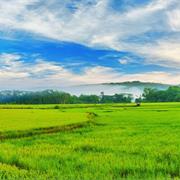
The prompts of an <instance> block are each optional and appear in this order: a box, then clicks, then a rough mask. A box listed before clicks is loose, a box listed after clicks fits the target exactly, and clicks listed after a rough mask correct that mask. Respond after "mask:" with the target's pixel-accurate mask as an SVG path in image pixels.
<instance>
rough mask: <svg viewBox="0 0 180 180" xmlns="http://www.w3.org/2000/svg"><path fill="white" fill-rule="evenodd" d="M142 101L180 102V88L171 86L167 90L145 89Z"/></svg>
mask: <svg viewBox="0 0 180 180" xmlns="http://www.w3.org/2000/svg"><path fill="white" fill-rule="evenodd" d="M137 100H138V99H137ZM141 101H142V102H180V87H179V86H171V87H169V88H168V89H167V90H157V89H152V88H145V89H144V93H143V95H142V98H141Z"/></svg>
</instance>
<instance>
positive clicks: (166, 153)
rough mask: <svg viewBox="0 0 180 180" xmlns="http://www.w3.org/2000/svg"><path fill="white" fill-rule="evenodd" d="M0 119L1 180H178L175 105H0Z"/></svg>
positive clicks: (179, 138) (179, 114)
mask: <svg viewBox="0 0 180 180" xmlns="http://www.w3.org/2000/svg"><path fill="white" fill-rule="evenodd" d="M56 106H58V108H57V109H56V108H55V107H56ZM0 114H1V117H0V124H1V125H2V126H1V133H0V134H1V137H2V135H4V138H1V141H0V179H10V180H12V179H64V180H65V179H85V180H86V179H87V180H88V179H97V180H101V179H103V180H104V179H108V180H109V179H121V178H128V179H179V178H180V126H179V123H180V104H179V103H154V104H149V103H145V104H144V103H142V104H141V106H140V107H136V106H135V105H133V104H127V105H123V104H102V105H101V104H99V105H93V104H92V105H88V104H87V105H83V104H81V105H1V106H0ZM87 122H89V123H87ZM79 123H80V124H81V123H83V125H82V126H71V128H69V129H68V130H67V128H64V129H58V130H57V131H52V132H47V133H46V132H45V131H43V130H46V129H47V127H51V128H53V127H57V126H58V127H62V126H63V127H69V126H70V125H71V124H74V125H76V124H79ZM35 129H39V132H43V133H38V134H36V133H35V134H34V133H30V132H34V130H35ZM20 132H21V133H22V134H23V133H24V134H25V132H28V133H29V135H28V136H24V138H22V137H23V136H20V137H18V136H16V135H17V133H20ZM7 134H11V135H12V136H11V138H9V137H8V136H5V135H7Z"/></svg>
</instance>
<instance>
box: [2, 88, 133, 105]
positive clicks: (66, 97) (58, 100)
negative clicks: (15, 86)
mask: <svg viewBox="0 0 180 180" xmlns="http://www.w3.org/2000/svg"><path fill="white" fill-rule="evenodd" d="M131 100H132V96H131V95H126V94H115V95H113V96H107V95H106V96H104V97H103V99H101V98H100V97H99V96H97V95H81V96H79V97H78V96H75V95H70V94H69V93H65V92H60V91H54V90H45V91H39V92H29V91H1V92H0V103H1V104H5V103H10V104H92V103H123V102H124V103H128V102H131Z"/></svg>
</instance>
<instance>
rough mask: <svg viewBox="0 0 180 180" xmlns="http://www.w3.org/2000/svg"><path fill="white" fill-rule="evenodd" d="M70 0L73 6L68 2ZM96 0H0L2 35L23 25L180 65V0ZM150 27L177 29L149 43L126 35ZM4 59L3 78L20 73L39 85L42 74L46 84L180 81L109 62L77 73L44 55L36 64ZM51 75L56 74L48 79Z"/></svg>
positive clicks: (46, 34)
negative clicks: (131, 0)
mask: <svg viewBox="0 0 180 180" xmlns="http://www.w3.org/2000/svg"><path fill="white" fill-rule="evenodd" d="M72 2H74V3H73V6H74V9H75V10H72V9H71V8H67V7H68V5H69V4H70V3H71V4H72ZM92 2H93V3H92V4H91V5H89V4H88V5H87V1H77V2H75V1H71V0H64V1H63V0H51V1H49V0H8V1H7V0H1V1H0V13H1V15H0V31H2V32H3V36H4V35H6V36H11V33H12V34H14V31H15V30H17V31H18V30H20V31H23V32H25V33H32V34H34V35H38V36H42V37H45V38H51V39H55V40H60V41H71V42H76V43H80V44H85V45H87V46H92V47H103V48H112V49H116V50H123V51H131V52H133V53H135V54H137V55H140V56H144V57H145V58H146V63H151V64H158V65H161V66H171V67H175V68H179V67H180V59H179V52H180V38H178V37H179V35H180V34H179V30H180V24H179V22H180V21H179V19H180V17H179V9H180V2H179V0H152V1H151V2H150V3H149V4H146V5H144V6H140V7H136V8H134V7H132V8H129V9H128V10H126V11H124V12H120V11H115V10H112V9H110V8H109V2H110V0H92ZM148 32H165V33H175V34H173V35H174V36H173V38H172V39H171V38H169V37H168V38H167V37H166V38H161V39H158V37H156V38H154V39H153V37H152V39H151V40H152V42H151V43H150V42H143V43H142V42H136V43H132V42H129V41H127V39H131V38H132V37H134V36H135V37H142V36H144V34H145V33H148ZM1 59H2V60H1ZM0 61H1V63H2V62H3V64H1V65H2V68H1V69H0V77H2V80H1V81H3V79H5V77H6V78H14V79H16V78H17V77H21V78H27V79H26V80H27V82H32V81H33V82H35V81H36V82H37V85H39V84H40V82H42V79H41V80H40V78H44V79H43V80H44V82H45V83H46V85H47V84H48V83H50V84H53V83H54V85H57V84H61V82H62V83H64V82H67V83H70V84H71V83H73V82H75V83H85V82H86V81H87V82H89V83H96V82H106V81H115V80H116V81H121V80H126V79H127V80H129V79H131V80H133V79H136V80H145V79H147V80H149V81H158V82H165V81H166V80H167V81H168V80H170V79H171V80H172V83H178V82H177V77H179V75H177V74H175V73H174V75H172V74H168V73H162V72H156V73H155V74H154V72H152V73H145V74H133V75H124V74H122V73H117V72H115V71H113V70H112V69H107V68H105V67H95V68H87V69H86V70H85V72H84V73H83V74H82V75H77V74H74V73H72V72H70V71H69V70H67V69H65V68H63V67H62V66H60V65H58V64H56V63H50V62H48V61H44V60H36V61H35V63H34V64H28V63H25V62H23V60H22V59H21V57H20V56H19V55H17V54H1V56H0ZM120 63H122V64H126V63H127V61H126V60H120ZM33 77H38V78H39V79H33ZM174 77H176V79H174ZM46 78H48V79H46ZM128 78H129V79H128ZM138 78H139V79H138ZM158 78H159V79H158ZM51 79H54V80H53V81H49V80H51ZM39 81H40V82H39ZM9 82H10V81H9ZM19 82H21V80H19ZM47 82H48V83H47ZM55 82H56V83H55ZM169 82H170V81H169ZM12 84H13V83H12ZM26 84H27V85H28V83H26ZM29 84H30V83H29ZM41 84H42V83H41Z"/></svg>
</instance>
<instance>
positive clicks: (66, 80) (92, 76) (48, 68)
mask: <svg viewBox="0 0 180 180" xmlns="http://www.w3.org/2000/svg"><path fill="white" fill-rule="evenodd" d="M0 62H1V67H0V84H1V89H2V88H5V89H6V88H11V89H19V88H21V89H37V88H60V87H64V86H67V85H77V84H95V83H103V82H120V81H128V80H129V79H131V80H141V81H150V82H162V83H174V84H177V83H178V79H179V78H180V74H171V73H165V72H151V73H134V74H129V75H127V74H124V73H121V72H117V71H115V70H113V69H112V68H109V67H103V66H95V67H86V68H85V69H84V70H83V71H82V73H81V74H76V73H73V72H72V71H70V70H68V69H66V68H64V67H62V66H61V65H59V64H57V63H56V62H48V61H46V60H39V59H36V60H35V62H34V63H27V62H24V61H23V56H22V55H17V54H5V53H3V54H0Z"/></svg>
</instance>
